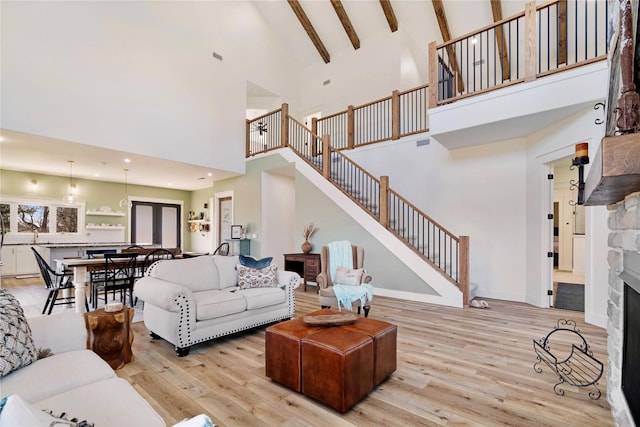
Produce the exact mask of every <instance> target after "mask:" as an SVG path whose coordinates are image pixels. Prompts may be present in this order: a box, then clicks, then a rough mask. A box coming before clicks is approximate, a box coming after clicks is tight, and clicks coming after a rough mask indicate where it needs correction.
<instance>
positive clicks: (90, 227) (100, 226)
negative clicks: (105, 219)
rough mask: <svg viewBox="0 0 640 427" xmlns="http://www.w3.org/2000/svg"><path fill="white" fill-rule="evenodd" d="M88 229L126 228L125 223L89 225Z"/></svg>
mask: <svg viewBox="0 0 640 427" xmlns="http://www.w3.org/2000/svg"><path fill="white" fill-rule="evenodd" d="M87 230H124V225H87Z"/></svg>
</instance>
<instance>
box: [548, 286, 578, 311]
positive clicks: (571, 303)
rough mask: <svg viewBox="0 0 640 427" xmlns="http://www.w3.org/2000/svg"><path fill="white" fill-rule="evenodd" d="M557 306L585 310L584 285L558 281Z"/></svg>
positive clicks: (565, 308)
mask: <svg viewBox="0 0 640 427" xmlns="http://www.w3.org/2000/svg"><path fill="white" fill-rule="evenodd" d="M555 308H561V309H564V310H573V311H582V312H584V285H575V284H573V283H558V289H557V291H556V304H555Z"/></svg>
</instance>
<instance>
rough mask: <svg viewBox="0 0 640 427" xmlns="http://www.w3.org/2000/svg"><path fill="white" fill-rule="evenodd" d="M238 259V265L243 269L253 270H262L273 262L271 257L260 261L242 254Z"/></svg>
mask: <svg viewBox="0 0 640 427" xmlns="http://www.w3.org/2000/svg"><path fill="white" fill-rule="evenodd" d="M238 259H239V260H240V264H242V265H244V266H245V267H250V268H255V269H257V270H262V269H263V268H267V267H269V265H271V261H273V257H271V256H270V257H266V258H262V259H255V258H254V257H252V256H250V255H242V254H240V256H239V257H238Z"/></svg>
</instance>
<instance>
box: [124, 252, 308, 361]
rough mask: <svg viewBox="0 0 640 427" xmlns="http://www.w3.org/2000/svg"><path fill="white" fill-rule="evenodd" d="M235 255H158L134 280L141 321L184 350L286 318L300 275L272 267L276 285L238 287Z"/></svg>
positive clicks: (291, 313)
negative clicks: (141, 304)
mask: <svg viewBox="0 0 640 427" xmlns="http://www.w3.org/2000/svg"><path fill="white" fill-rule="evenodd" d="M238 262H239V260H238V257H237V256H220V255H213V256H208V255H207V256H200V257H196V258H184V259H175V260H163V261H159V262H157V263H155V264H154V265H153V266H151V267H150V268H149V269H148V270H147V273H146V277H143V278H142V279H140V280H138V281H137V282H136V284H135V286H134V294H135V295H136V297H138V298H140V299H142V300H143V301H144V323H145V325H146V327H147V329H149V331H150V332H151V336H152V337H154V338H155V337H161V338H164V339H165V340H167V341H169V342H170V343H171V344H173V345H174V346H175V348H176V353H177V354H178V356H186V355H187V354H188V353H189V350H190V348H191V346H192V345H193V344H197V343H201V342H204V341H208V340H211V339H214V338H217V337H220V336H224V335H228V334H232V333H234V332H238V331H242V330H245V329H250V328H254V327H256V326H260V325H265V324H268V323H272V322H276V321H279V320H284V319H290V318H292V317H293V316H294V313H295V295H294V290H295V288H297V287H298V285H299V284H300V276H299V275H298V274H297V273H294V272H289V271H277V283H276V286H270V287H253V288H247V289H240V288H239V287H238V271H237V269H236V265H237V264H238Z"/></svg>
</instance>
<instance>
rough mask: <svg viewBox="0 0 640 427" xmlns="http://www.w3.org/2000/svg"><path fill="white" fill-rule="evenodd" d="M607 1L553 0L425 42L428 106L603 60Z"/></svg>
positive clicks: (608, 32)
mask: <svg viewBox="0 0 640 427" xmlns="http://www.w3.org/2000/svg"><path fill="white" fill-rule="evenodd" d="M614 3H615V2H610V1H609V0H595V1H592V0H553V1H550V2H547V3H545V4H542V5H539V6H536V4H535V2H531V3H527V4H526V6H525V10H524V12H521V13H518V14H516V15H514V16H511V17H509V18H505V19H502V20H501V21H498V22H495V23H494V24H492V25H488V26H486V27H484V28H481V29H479V30H476V31H474V32H473V33H470V34H467V35H464V36H461V37H458V38H455V39H453V40H450V41H447V42H445V43H442V44H440V45H436V43H435V42H434V43H431V44H430V45H429V67H430V69H429V87H430V92H429V106H430V107H436V106H438V105H442V104H446V103H450V102H453V101H456V100H458V99H461V98H465V97H468V96H472V95H478V94H481V93H484V92H487V91H490V90H495V89H498V88H502V87H505V86H507V85H512V84H516V83H521V82H525V81H532V80H535V79H537V78H539V77H542V76H546V75H549V74H552V73H556V72H559V71H563V70H567V69H571V68H573V67H578V66H582V65H586V64H589V63H591V62H595V61H601V60H605V59H606V58H607V51H608V45H609V37H610V30H609V15H610V9H609V8H610V7H611V6H612V5H613V4H614Z"/></svg>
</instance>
